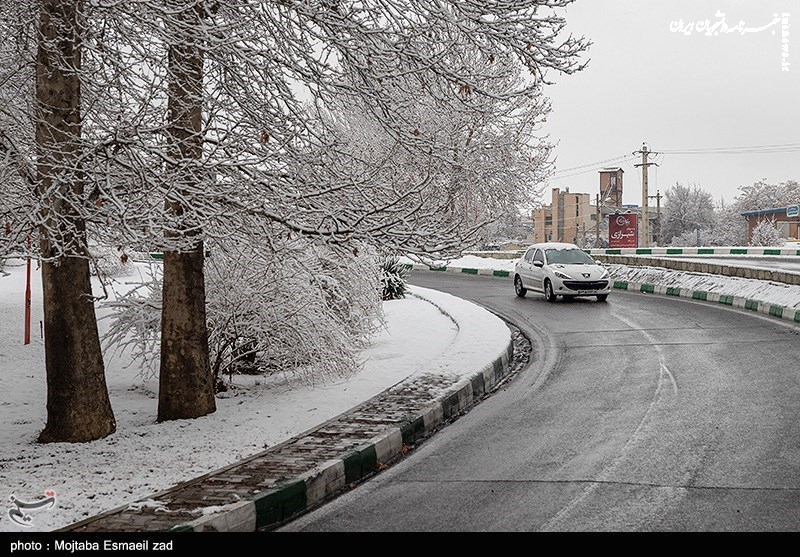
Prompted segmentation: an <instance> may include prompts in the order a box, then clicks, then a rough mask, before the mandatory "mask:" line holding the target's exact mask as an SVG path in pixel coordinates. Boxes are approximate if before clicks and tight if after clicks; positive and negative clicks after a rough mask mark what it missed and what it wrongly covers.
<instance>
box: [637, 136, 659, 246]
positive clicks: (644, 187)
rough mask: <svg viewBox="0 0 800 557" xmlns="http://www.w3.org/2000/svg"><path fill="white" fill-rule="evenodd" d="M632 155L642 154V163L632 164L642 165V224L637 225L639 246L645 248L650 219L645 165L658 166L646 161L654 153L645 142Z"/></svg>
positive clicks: (648, 243)
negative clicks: (639, 232)
mask: <svg viewBox="0 0 800 557" xmlns="http://www.w3.org/2000/svg"><path fill="white" fill-rule="evenodd" d="M633 154H634V155H642V163H641V164H635V165H634V166H641V167H642V224H641V226H640V227H639V229H640V231H641V234H640V238H641V240H640V247H643V248H646V247H648V246H649V245H650V221H649V214H648V211H647V199H648V197H649V196H648V195H647V167H648V166H650V165H651V164H652V165H656V166H658V165H657V164H656V163H654V162H647V159H648V157H649V156H650V155H655V154H657V153H654V152H653V151H651V150H650V149H648V147H647V143H642V149H641V150H640V151H634V152H633Z"/></svg>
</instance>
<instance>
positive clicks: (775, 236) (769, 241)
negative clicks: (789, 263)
mask: <svg viewBox="0 0 800 557" xmlns="http://www.w3.org/2000/svg"><path fill="white" fill-rule="evenodd" d="M782 243H783V240H782V239H781V232H780V230H778V227H777V226H775V222H774V221H773V220H771V219H764V220H762V221H761V222H759V223H758V224H757V225H756V226H755V227H754V228H753V232H752V233H751V234H750V245H751V246H779V245H781V244H782Z"/></svg>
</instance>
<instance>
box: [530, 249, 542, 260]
mask: <svg viewBox="0 0 800 557" xmlns="http://www.w3.org/2000/svg"><path fill="white" fill-rule="evenodd" d="M533 260H534V261H541V262H542V263H544V255H543V254H542V250H540V249H537V250H536V253H535V254H534V256H533Z"/></svg>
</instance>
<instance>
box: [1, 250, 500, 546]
mask: <svg viewBox="0 0 800 557" xmlns="http://www.w3.org/2000/svg"><path fill="white" fill-rule="evenodd" d="M5 272H6V273H7V275H6V276H3V275H2V274H0V312H2V314H3V315H4V316H5V319H3V320H2V321H0V381H2V384H3V388H2V393H1V394H0V424H2V426H0V427H1V428H2V429H0V500H4V501H8V497H9V496H11V495H14V496H16V497H17V498H19V499H21V500H27V501H35V500H37V499H40V498H41V497H42V494H43V493H44V492H45V491H47V490H54V491H55V492H56V498H57V505H56V508H54V509H52V510H40V511H37V512H36V513H35V514H33V513H31V514H32V518H33V527H31V528H24V527H20V526H17V525H16V524H14V523H13V522H11V520H10V519H9V517H8V513H7V511H8V509H5V508H3V509H0V511H1V512H0V531H31V530H37V531H48V530H53V529H56V528H60V527H62V526H65V525H67V524H70V523H72V522H75V521H77V520H80V519H82V518H85V517H87V516H90V515H93V514H97V513H99V512H102V511H104V510H107V509H111V508H114V507H117V506H120V505H123V504H126V503H130V502H133V501H135V500H138V499H143V498H146V497H147V496H148V495H150V494H152V493H154V492H156V491H159V490H162V489H165V488H167V487H170V486H172V485H174V484H175V483H178V482H180V481H184V480H187V479H190V478H193V477H196V476H198V475H201V474H205V473H207V472H210V471H213V470H215V469H218V468H221V467H223V466H225V465H228V464H230V463H233V462H235V461H237V460H239V459H242V458H244V457H247V456H249V455H252V454H255V453H258V452H260V451H262V450H263V449H264V448H267V447H271V446H274V445H276V444H278V443H281V442H282V441H285V440H287V439H289V438H291V437H293V436H295V435H298V434H300V433H302V432H304V431H307V430H309V429H311V428H313V427H315V426H316V425H318V424H320V423H322V422H324V421H327V420H329V419H331V418H333V417H335V416H337V415H339V414H341V413H342V412H345V411H347V410H349V409H350V408H352V407H354V406H357V405H358V404H360V403H361V402H364V401H365V400H367V399H369V398H371V397H372V396H374V395H376V394H378V393H380V392H381V391H383V390H385V389H387V388H389V387H391V386H393V385H395V384H397V383H398V382H400V381H402V380H403V379H405V378H407V377H409V376H410V375H412V374H414V373H417V372H427V373H441V374H448V375H454V376H460V375H470V374H471V373H473V372H476V371H478V370H479V369H481V368H482V367H483V366H484V365H487V364H489V363H491V361H492V360H493V359H494V358H496V357H497V356H498V355H499V354H500V352H502V351H503V349H505V348H506V346H507V344H508V341H509V339H510V332H509V329H508V327H506V325H505V323H503V321H501V320H500V319H499V318H497V317H495V316H494V315H492V314H491V313H489V312H487V311H486V310H484V309H482V308H480V307H478V306H476V305H474V304H472V303H470V302H466V301H464V300H460V299H458V298H455V297H453V296H450V295H449V294H444V293H441V292H437V291H434V290H428V289H423V288H418V287H414V286H412V287H410V293H411V294H412V296H408V297H406V298H405V299H401V300H393V301H389V302H385V303H384V310H385V317H386V328H385V329H384V330H382V331H381V332H380V333H379V334H377V335H376V336H375V337H374V338H373V340H372V342H371V345H370V346H369V347H368V348H367V349H366V350H364V351H363V353H362V357H363V358H362V359H363V363H364V365H363V368H362V369H361V371H360V372H359V373H357V374H356V375H355V376H353V377H352V378H350V379H348V380H341V381H339V382H336V383H332V382H331V383H327V384H324V385H317V386H315V387H314V388H309V387H305V386H303V385H299V384H296V383H290V382H287V380H285V379H284V378H283V377H273V378H271V379H267V378H264V377H252V376H250V377H245V378H242V379H237V378H236V377H235V376H234V384H235V385H234V387H233V388H232V389H231V390H229V391H228V392H226V393H222V394H221V395H220V396H219V398H218V400H217V411H216V412H215V413H214V414H212V415H209V416H205V417H203V418H199V419H196V420H179V421H175V422H169V423H162V424H157V423H156V421H155V420H156V411H157V398H156V397H157V387H158V383H157V380H155V379H144V378H142V377H141V376H140V375H139V371H138V368H137V367H135V366H130V365H129V364H130V361H129V360H127V359H126V358H125V357H124V354H123V355H122V356H115V357H107V361H106V366H107V370H106V376H107V381H108V386H109V393H110V397H111V403H112V407H113V409H114V413H115V416H116V420H117V432H116V433H115V434H113V435H111V436H109V437H107V438H105V439H101V440H99V441H94V442H91V443H82V444H67V443H58V444H47V445H40V444H37V443H36V442H35V440H36V436H37V435H38V433H39V431H41V429H42V428H43V427H44V423H45V420H46V411H45V402H46V388H45V372H44V341H43V340H42V338H41V334H40V332H39V321H40V320H41V318H42V317H41V316H42V304H41V299H42V298H41V280H40V273H39V272H37V271H36V269H35V268H34V270H33V272H32V279H33V280H32V304H31V308H32V315H33V318H32V322H33V327H32V335H31V337H32V338H31V344H29V345H27V346H26V345H24V344H23V339H24V335H23V321H24V305H23V300H24V292H25V268H24V266H22V265H21V264H20V262H17V263H16V264H14V263H7V264H6V266H5ZM120 280H121V283H120V284H117V286H118V287H120V286H121V287H123V288H129V287H130V285H125V284H124V282H126V281H127V282H130V281H135V280H136V276H128V277H122V278H121V279H120ZM95 286H96V292H98V293H99V287H97V285H95ZM439 308H444V309H445V310H446V311H447V312H448V314H449V316H446V315H444V314H443V313H442V312H441V310H440V309H439ZM101 314H102V312H98V316H100V315H101ZM454 320H455V321H454ZM456 322H457V323H458V325H456ZM107 326H108V325H107V320H101V321H100V330H101V334H102V332H104V330H105V329H106V328H107ZM9 506H11V505H10V503H9Z"/></svg>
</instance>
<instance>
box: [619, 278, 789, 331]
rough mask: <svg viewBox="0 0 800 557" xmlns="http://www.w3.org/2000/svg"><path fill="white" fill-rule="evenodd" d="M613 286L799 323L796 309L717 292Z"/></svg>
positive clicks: (642, 285) (629, 284) (644, 285)
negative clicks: (743, 310) (718, 305)
mask: <svg viewBox="0 0 800 557" xmlns="http://www.w3.org/2000/svg"><path fill="white" fill-rule="evenodd" d="M613 286H614V288H615V289H617V290H627V291H629V292H641V293H644V294H658V295H661V296H676V297H680V298H689V299H691V300H699V301H702V302H710V303H717V304H722V305H726V306H732V307H735V308H741V309H746V310H750V311H756V312H758V313H763V314H766V315H771V316H772V317H777V318H779V319H786V320H788V321H793V322H794V323H800V310H798V309H795V308H788V307H784V306H778V305H775V304H769V303H766V302H762V301H759V300H751V299H749V298H740V297H738V296H731V295H728V294H720V293H719V292H705V291H703V290H691V289H689V288H678V287H670V286H662V285H658V284H647V283H637V282H627V281H622V280H616V281H614V284H613Z"/></svg>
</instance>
